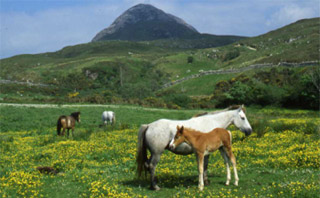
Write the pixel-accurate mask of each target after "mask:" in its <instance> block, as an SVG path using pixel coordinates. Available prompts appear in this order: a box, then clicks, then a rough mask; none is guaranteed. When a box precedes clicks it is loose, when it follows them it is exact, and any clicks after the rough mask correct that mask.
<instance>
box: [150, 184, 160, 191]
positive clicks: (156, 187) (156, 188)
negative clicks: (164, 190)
mask: <svg viewBox="0 0 320 198" xmlns="http://www.w3.org/2000/svg"><path fill="white" fill-rule="evenodd" d="M150 189H151V190H155V191H158V190H160V189H161V188H160V187H159V186H158V185H155V186H151V187H150Z"/></svg>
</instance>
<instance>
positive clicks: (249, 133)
mask: <svg viewBox="0 0 320 198" xmlns="http://www.w3.org/2000/svg"><path fill="white" fill-rule="evenodd" d="M243 132H244V134H246V136H249V135H251V133H252V129H244V130H243Z"/></svg>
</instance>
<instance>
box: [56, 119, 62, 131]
mask: <svg viewBox="0 0 320 198" xmlns="http://www.w3.org/2000/svg"><path fill="white" fill-rule="evenodd" d="M61 118H62V116H60V117H59V119H58V122H57V134H58V135H60V134H61V127H62V125H61Z"/></svg>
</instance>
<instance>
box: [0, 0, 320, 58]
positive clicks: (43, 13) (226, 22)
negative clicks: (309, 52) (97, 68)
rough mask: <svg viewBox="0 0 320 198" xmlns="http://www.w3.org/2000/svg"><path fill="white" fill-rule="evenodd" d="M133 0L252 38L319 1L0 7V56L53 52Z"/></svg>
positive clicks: (208, 29) (87, 35)
mask: <svg viewBox="0 0 320 198" xmlns="http://www.w3.org/2000/svg"><path fill="white" fill-rule="evenodd" d="M71 2H72V1H71ZM75 2H76V1H75ZM89 2H91V1H89ZM138 3H150V4H152V5H154V6H156V7H158V8H160V9H162V10H163V11H165V12H167V13H170V14H173V15H176V16H178V17H180V18H182V19H183V20H185V21H186V22H187V23H189V24H191V25H192V26H194V27H195V28H196V29H197V30H198V31H199V32H202V33H211V34H219V35H225V34H228V35H231V34H233V35H245V36H256V35H259V34H263V33H266V32H268V31H270V30H273V29H276V28H279V27H281V26H284V25H286V24H289V23H292V22H294V21H296V20H298V19H302V18H309V17H316V16H319V0H304V1H301V0H252V1H249V0H228V1H223V0H215V1H212V0H197V1H196V0H188V1H185V0H108V1H93V3H91V4H79V5H77V6H71V5H69V4H68V5H69V7H68V6H66V7H55V8H51V9H44V10H40V11H37V12H21V11H20V10H21V9H19V12H18V11H17V12H3V10H4V9H2V10H1V11H2V12H1V13H0V25H1V27H0V46H1V48H0V56H1V58H4V57H9V56H12V55H17V54H22V53H42V52H48V51H56V50H59V49H61V48H63V47H65V46H67V45H75V44H80V43H86V42H90V41H91V39H92V38H93V37H94V36H95V34H97V33H98V32H99V31H101V30H102V29H104V28H106V27H108V26H109V25H110V24H111V23H112V22H113V21H114V20H115V18H116V17H118V16H119V15H120V14H122V13H123V12H124V11H125V10H126V9H128V8H130V7H131V6H133V5H136V4H138Z"/></svg>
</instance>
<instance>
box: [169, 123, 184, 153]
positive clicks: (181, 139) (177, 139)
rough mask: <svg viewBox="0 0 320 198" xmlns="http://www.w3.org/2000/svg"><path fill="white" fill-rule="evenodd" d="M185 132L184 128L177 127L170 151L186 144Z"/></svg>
mask: <svg viewBox="0 0 320 198" xmlns="http://www.w3.org/2000/svg"><path fill="white" fill-rule="evenodd" d="M183 130H184V127H183V126H181V127H179V126H177V133H176V135H175V136H174V138H173V139H172V140H171V142H170V144H169V148H170V149H175V148H176V147H177V146H179V145H180V144H181V143H182V142H185V140H186V139H185V137H184V135H183Z"/></svg>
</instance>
